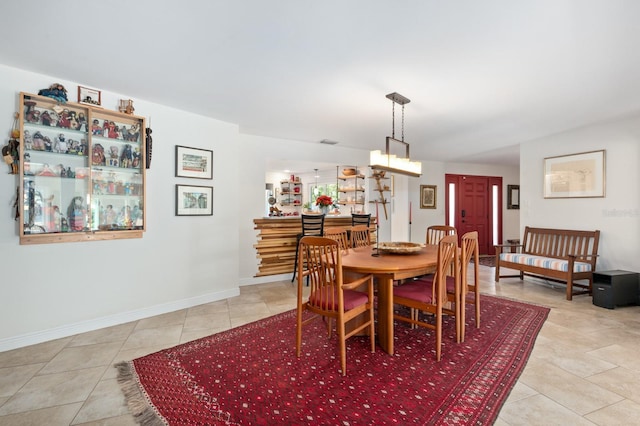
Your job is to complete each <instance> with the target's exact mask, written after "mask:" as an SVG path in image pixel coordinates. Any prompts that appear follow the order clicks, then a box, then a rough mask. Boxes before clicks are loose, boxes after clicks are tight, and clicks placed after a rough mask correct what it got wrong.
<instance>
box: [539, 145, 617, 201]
mask: <svg viewBox="0 0 640 426" xmlns="http://www.w3.org/2000/svg"><path fill="white" fill-rule="evenodd" d="M604 154H605V151H604V150H600V151H591V152H582V153H579V154H571V155H560V156H558V157H548V158H545V159H544V198H589V197H604V189H605V174H604V173H605V169H604V165H605V155H604Z"/></svg>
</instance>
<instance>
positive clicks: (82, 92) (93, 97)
mask: <svg viewBox="0 0 640 426" xmlns="http://www.w3.org/2000/svg"><path fill="white" fill-rule="evenodd" d="M78 102H79V103H81V104H87V105H93V106H100V105H102V92H101V91H100V90H96V89H89V88H88V87H82V86H78Z"/></svg>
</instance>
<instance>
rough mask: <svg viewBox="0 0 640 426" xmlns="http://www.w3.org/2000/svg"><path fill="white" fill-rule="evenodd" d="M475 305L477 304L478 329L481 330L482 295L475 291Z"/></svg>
mask: <svg viewBox="0 0 640 426" xmlns="http://www.w3.org/2000/svg"><path fill="white" fill-rule="evenodd" d="M475 302H476V303H475V304H476V328H480V294H479V293H478V292H477V290H476V291H475Z"/></svg>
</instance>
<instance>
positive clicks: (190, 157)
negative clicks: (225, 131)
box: [176, 145, 213, 179]
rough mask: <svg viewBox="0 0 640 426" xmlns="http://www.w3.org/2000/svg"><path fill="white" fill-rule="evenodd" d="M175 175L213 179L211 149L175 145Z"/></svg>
mask: <svg viewBox="0 0 640 426" xmlns="http://www.w3.org/2000/svg"><path fill="white" fill-rule="evenodd" d="M176 177H189V178H197V179H213V151H210V150H208V149H199V148H189V147H186V146H180V145H176Z"/></svg>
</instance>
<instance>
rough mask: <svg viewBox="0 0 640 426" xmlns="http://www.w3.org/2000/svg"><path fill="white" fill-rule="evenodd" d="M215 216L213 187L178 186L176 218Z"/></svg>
mask: <svg viewBox="0 0 640 426" xmlns="http://www.w3.org/2000/svg"><path fill="white" fill-rule="evenodd" d="M211 215H213V187H212V186H196V185H176V216H211Z"/></svg>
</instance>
